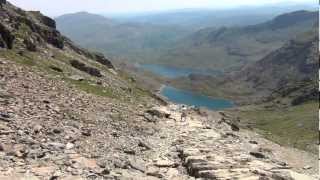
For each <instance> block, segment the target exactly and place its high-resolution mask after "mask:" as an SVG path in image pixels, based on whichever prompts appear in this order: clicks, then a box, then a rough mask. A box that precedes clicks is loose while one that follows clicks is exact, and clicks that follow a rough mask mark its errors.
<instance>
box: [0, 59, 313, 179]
mask: <svg viewBox="0 0 320 180" xmlns="http://www.w3.org/2000/svg"><path fill="white" fill-rule="evenodd" d="M0 85H1V89H0V179H7V180H15V179H17V180H20V179H21V180H22V179H34V180H36V179H50V180H53V179H68V180H73V179H137V180H141V179H146V180H152V179H168V180H188V179H197V178H199V179H221V180H223V179H248V180H249V179H257V180H258V179H259V180H261V179H290V177H292V178H293V179H297V180H300V179H306V180H307V179H317V178H319V177H318V176H317V173H318V159H316V157H315V156H314V155H311V154H309V153H306V152H303V151H299V150H295V149H290V148H284V147H281V146H279V145H277V144H274V143H272V142H270V141H268V140H266V139H264V138H262V137H261V136H259V135H257V134H255V133H253V132H249V131H245V130H242V129H240V131H237V127H234V125H233V124H231V122H230V121H229V120H228V119H229V117H228V115H226V114H224V113H222V112H210V111H199V110H196V109H189V110H188V116H187V119H186V121H185V122H181V121H180V117H181V107H180V106H178V105H172V104H171V105H167V106H162V105H159V104H154V103H151V102H150V104H131V103H128V102H122V101H118V100H115V99H112V98H107V97H98V96H95V95H92V94H88V93H85V92H83V91H79V90H77V89H76V88H75V87H70V86H68V85H67V84H66V83H64V82H59V81H55V80H54V79H52V78H51V77H47V76H46V75H44V74H42V73H41V72H31V71H30V69H28V68H25V67H22V66H19V65H17V64H14V63H13V62H10V61H7V60H5V59H1V60H0Z"/></svg>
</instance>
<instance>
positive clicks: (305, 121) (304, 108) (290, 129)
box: [237, 102, 319, 153]
mask: <svg viewBox="0 0 320 180" xmlns="http://www.w3.org/2000/svg"><path fill="white" fill-rule="evenodd" d="M318 108H319V103H318V102H309V103H306V104H303V105H299V106H293V107H289V108H285V109H274V110H266V109H254V110H242V111H240V112H238V113H237V115H238V116H239V117H240V118H241V121H242V123H245V124H250V125H251V127H253V128H255V129H257V130H258V132H259V133H260V134H262V135H263V136H265V137H266V138H267V139H270V140H272V141H275V142H276V143H279V144H282V145H286V146H292V147H295V148H298V149H302V150H306V151H310V152H313V153H316V152H317V147H318V146H317V144H318V137H319V136H318V123H319V122H318Z"/></svg>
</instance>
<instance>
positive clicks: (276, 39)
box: [158, 11, 318, 70]
mask: <svg viewBox="0 0 320 180" xmlns="http://www.w3.org/2000/svg"><path fill="white" fill-rule="evenodd" d="M317 23H318V12H310V11H295V12H292V13H287V14H283V15H280V16H277V17H275V18H274V19H273V20H271V21H267V22H265V23H261V24H257V25H250V26H245V27H222V28H218V29H217V28H205V29H202V30H200V31H198V32H196V33H193V34H192V35H190V36H188V37H186V38H184V39H183V40H181V41H180V42H178V43H177V44H176V45H175V47H174V48H172V49H170V50H169V51H168V52H167V53H164V54H163V56H162V57H161V59H159V60H158V62H160V63H163V64H167V65H175V66H183V67H197V68H204V67H205V68H211V69H219V70H232V69H233V70H234V69H239V68H241V67H242V66H244V65H246V64H247V63H248V62H255V61H257V60H259V59H261V58H263V57H264V56H266V55H267V54H269V53H270V52H272V51H274V50H276V49H278V48H280V47H281V46H282V45H283V44H284V43H285V42H286V41H288V40H289V39H292V38H294V37H295V36H296V35H298V34H300V33H302V32H305V31H307V30H309V29H310V27H311V26H313V25H315V24H317Z"/></svg>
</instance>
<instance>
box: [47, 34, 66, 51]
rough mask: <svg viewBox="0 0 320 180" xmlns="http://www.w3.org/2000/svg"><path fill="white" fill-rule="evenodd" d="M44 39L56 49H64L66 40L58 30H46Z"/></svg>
mask: <svg viewBox="0 0 320 180" xmlns="http://www.w3.org/2000/svg"><path fill="white" fill-rule="evenodd" d="M42 34H43V38H44V39H46V41H47V42H48V43H49V44H51V45H53V46H54V47H56V48H59V49H63V47H64V39H63V37H62V36H61V34H60V33H59V32H58V31H56V30H46V31H44V32H43V33H42Z"/></svg>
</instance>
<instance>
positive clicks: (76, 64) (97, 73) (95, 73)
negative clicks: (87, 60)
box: [70, 60, 102, 77]
mask: <svg viewBox="0 0 320 180" xmlns="http://www.w3.org/2000/svg"><path fill="white" fill-rule="evenodd" d="M70 64H71V66H73V67H74V68H76V69H79V70H80V71H83V72H86V73H88V74H90V75H91V76H96V77H102V74H101V73H100V71H99V70H98V69H96V68H93V67H89V66H87V65H85V64H84V63H82V62H80V61H77V60H72V61H70Z"/></svg>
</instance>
